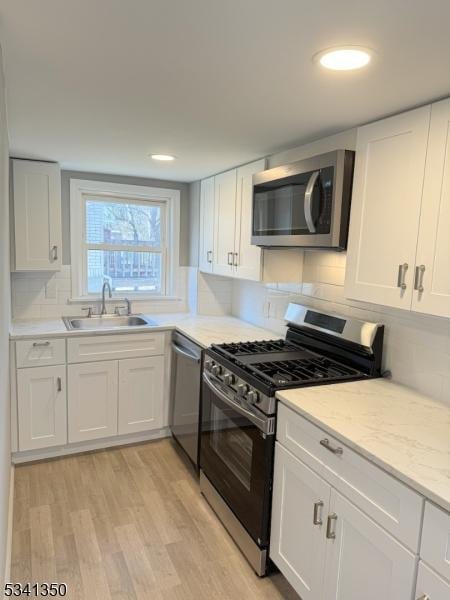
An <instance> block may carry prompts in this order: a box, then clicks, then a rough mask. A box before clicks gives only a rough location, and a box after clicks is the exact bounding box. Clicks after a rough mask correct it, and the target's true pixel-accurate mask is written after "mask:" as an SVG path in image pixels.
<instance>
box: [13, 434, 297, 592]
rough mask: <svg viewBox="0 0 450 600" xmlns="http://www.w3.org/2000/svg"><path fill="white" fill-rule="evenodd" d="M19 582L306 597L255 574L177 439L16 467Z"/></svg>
mask: <svg viewBox="0 0 450 600" xmlns="http://www.w3.org/2000/svg"><path fill="white" fill-rule="evenodd" d="M12 581H16V582H27V581H32V582H36V581H40V582H43V581H46V582H52V581H54V582H65V583H67V585H68V595H67V596H66V597H68V598H70V599H72V600H75V599H76V600H108V599H114V600H135V599H141V598H142V599H144V598H145V599H146V600H147V599H151V600H160V599H161V600H166V599H176V600H189V599H195V600H203V599H205V600H212V599H216V598H217V599H228V598H230V599H233V600H240V599H244V598H245V599H252V598H261V599H266V598H270V599H277V598H285V599H294V598H296V599H297V598H298V596H296V595H295V593H294V592H293V591H292V589H291V588H290V587H289V585H288V584H287V582H286V581H285V579H284V578H283V577H282V576H281V575H280V574H275V575H272V576H270V577H267V578H264V579H259V578H258V577H257V576H256V575H255V574H254V573H253V571H252V570H251V568H250V567H249V566H248V564H247V562H246V561H245V559H244V558H243V557H242V555H241V554H240V552H239V550H238V549H237V548H236V546H235V545H234V543H233V541H232V540H231V538H229V536H228V534H227V533H226V532H225V530H224V529H223V527H222V525H221V524H220V523H219V522H218V521H217V518H216V517H215V515H214V513H213V512H212V511H211V509H210V508H209V506H208V505H207V504H206V502H205V500H204V499H203V498H202V497H201V495H200V493H199V488H198V484H197V481H196V479H195V478H194V477H193V476H192V472H191V470H190V469H189V468H188V466H187V464H186V462H185V460H184V458H183V457H182V456H180V452H179V450H178V449H177V448H175V445H174V442H172V441H171V440H160V441H157V442H150V443H146V444H140V445H136V446H128V447H123V448H118V449H117V448H115V449H110V450H104V451H99V452H93V453H89V454H83V455H78V456H70V457H65V458H60V459H56V460H51V461H46V462H41V463H34V464H30V465H23V466H18V467H17V468H16V472H15V504H14V529H13V556H12Z"/></svg>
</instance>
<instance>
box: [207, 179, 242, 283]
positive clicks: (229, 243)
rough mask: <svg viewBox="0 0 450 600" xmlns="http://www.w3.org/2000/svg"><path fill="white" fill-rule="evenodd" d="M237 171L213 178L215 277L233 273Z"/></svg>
mask: <svg viewBox="0 0 450 600" xmlns="http://www.w3.org/2000/svg"><path fill="white" fill-rule="evenodd" d="M236 177H237V170H236V169H232V170H231V171H227V172H226V173H221V174H220V175H216V177H215V178H214V180H215V181H214V211H215V217H214V220H215V224H214V267H213V271H214V273H216V274H217V275H230V276H231V274H232V271H233V258H234V256H233V253H234V239H235V227H236Z"/></svg>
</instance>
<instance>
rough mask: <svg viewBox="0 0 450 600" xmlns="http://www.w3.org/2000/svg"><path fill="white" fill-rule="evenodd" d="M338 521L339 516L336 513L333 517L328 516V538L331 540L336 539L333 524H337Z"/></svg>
mask: <svg viewBox="0 0 450 600" xmlns="http://www.w3.org/2000/svg"><path fill="white" fill-rule="evenodd" d="M336 521H337V514H336V513H331V515H328V518H327V533H326V535H327V538H328V539H329V540H334V539H335V537H336V532H335V531H334V529H333V523H335V522H336Z"/></svg>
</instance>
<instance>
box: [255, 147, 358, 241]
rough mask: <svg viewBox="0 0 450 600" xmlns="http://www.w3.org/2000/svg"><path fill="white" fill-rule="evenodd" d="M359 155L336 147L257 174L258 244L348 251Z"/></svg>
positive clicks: (256, 218) (256, 213)
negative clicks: (357, 157)
mask: <svg viewBox="0 0 450 600" xmlns="http://www.w3.org/2000/svg"><path fill="white" fill-rule="evenodd" d="M354 158H355V153H354V152H352V151H351V150H335V151H333V152H327V153H326V154H321V155H319V156H314V157H312V158H308V159H306V160H301V161H298V162H294V163H291V164H288V165H285V166H282V167H275V168H274V169H268V170H267V171H262V172H261V173H256V174H255V175H253V216H252V244H254V245H256V246H263V247H270V246H275V247H277V246H278V247H283V246H295V247H303V248H330V249H334V250H345V248H346V246H347V235H348V223H349V217H350V199H351V193H352V183H353V167H354Z"/></svg>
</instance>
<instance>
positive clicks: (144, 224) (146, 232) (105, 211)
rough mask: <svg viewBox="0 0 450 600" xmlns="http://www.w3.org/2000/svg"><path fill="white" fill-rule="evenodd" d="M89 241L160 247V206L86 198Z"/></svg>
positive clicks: (90, 242) (89, 242)
mask: <svg viewBox="0 0 450 600" xmlns="http://www.w3.org/2000/svg"><path fill="white" fill-rule="evenodd" d="M86 242H87V243H88V244H126V245H128V246H160V245H161V207H160V206H152V205H151V204H148V205H146V204H132V203H130V204H125V203H124V202H112V201H111V202H105V201H103V200H87V201H86Z"/></svg>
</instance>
